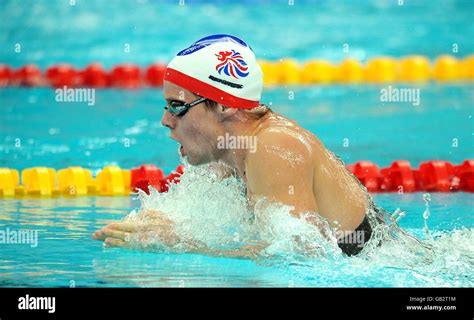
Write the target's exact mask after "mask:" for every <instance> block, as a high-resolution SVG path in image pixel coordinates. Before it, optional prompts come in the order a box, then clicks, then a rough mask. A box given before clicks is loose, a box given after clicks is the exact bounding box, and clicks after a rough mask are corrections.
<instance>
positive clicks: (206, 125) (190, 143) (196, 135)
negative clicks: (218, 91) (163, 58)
mask: <svg viewBox="0 0 474 320" xmlns="http://www.w3.org/2000/svg"><path fill="white" fill-rule="evenodd" d="M163 94H164V97H165V99H166V103H167V104H168V103H170V102H171V101H182V102H185V103H190V102H193V101H195V100H197V99H199V98H200V97H199V96H197V95H195V94H194V93H192V92H191V91H188V90H186V89H184V88H182V87H180V86H177V85H175V84H173V83H171V82H168V81H165V82H164V84H163ZM161 123H162V125H164V126H166V127H168V128H170V130H171V133H170V138H171V139H173V140H176V141H177V142H179V143H180V145H181V147H180V151H179V152H180V153H181V155H182V156H186V157H187V159H188V162H189V163H190V164H193V165H198V164H203V163H208V162H211V161H215V160H217V159H218V154H217V151H218V150H217V136H218V135H219V133H220V130H219V119H218V117H217V115H216V114H215V113H214V112H211V111H209V110H207V108H206V105H205V103H204V102H202V103H199V104H197V105H195V106H194V107H192V108H190V109H189V110H188V112H187V113H186V114H184V115H183V116H181V117H177V116H174V115H172V114H171V113H170V112H169V111H165V112H164V114H163V118H162V119H161Z"/></svg>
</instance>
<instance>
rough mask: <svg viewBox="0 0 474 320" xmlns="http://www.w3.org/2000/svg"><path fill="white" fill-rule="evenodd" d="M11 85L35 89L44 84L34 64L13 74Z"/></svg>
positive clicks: (39, 71)
mask: <svg viewBox="0 0 474 320" xmlns="http://www.w3.org/2000/svg"><path fill="white" fill-rule="evenodd" d="M11 84H12V85H16V86H26V87H37V86H42V85H44V84H45V80H44V79H43V77H42V75H41V70H40V68H38V67H37V66H36V65H34V64H27V65H25V66H23V67H21V68H19V69H17V70H15V71H14V72H13V76H12V79H11Z"/></svg>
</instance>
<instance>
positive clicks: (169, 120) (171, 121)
mask: <svg viewBox="0 0 474 320" xmlns="http://www.w3.org/2000/svg"><path fill="white" fill-rule="evenodd" d="M161 124H162V125H163V126H165V127H168V128H170V129H174V127H175V126H176V118H175V117H173V116H172V115H171V113H169V112H168V111H166V110H165V112H164V113H163V117H162V118H161Z"/></svg>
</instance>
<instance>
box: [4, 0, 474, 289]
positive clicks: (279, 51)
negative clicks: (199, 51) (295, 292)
mask: <svg viewBox="0 0 474 320" xmlns="http://www.w3.org/2000/svg"><path fill="white" fill-rule="evenodd" d="M186 3H187V5H185V6H178V5H176V4H174V2H173V4H170V3H166V2H164V1H123V2H122V6H117V5H116V4H114V5H113V6H111V5H109V4H108V3H107V2H100V1H97V2H87V3H86V2H82V1H76V5H75V6H69V5H68V4H67V1H43V2H41V1H39V2H38V1H34V2H32V3H31V5H30V6H28V5H25V6H22V7H17V6H16V4H15V2H13V1H5V2H2V5H1V6H2V10H0V19H1V20H2V24H1V26H0V30H1V32H0V43H1V44H2V48H10V47H11V48H13V46H14V44H15V43H21V44H22V48H23V49H22V52H21V54H18V53H15V52H14V50H1V51H0V61H1V62H2V63H7V64H9V65H12V66H15V67H17V66H20V65H23V64H26V63H36V64H37V65H39V66H40V67H41V68H45V67H47V66H49V65H50V64H53V63H57V62H67V63H72V64H74V65H75V66H77V67H83V66H85V65H87V64H88V63H90V62H92V61H100V62H102V63H103V64H104V66H106V67H111V66H113V65H115V64H117V63H121V62H124V61H132V62H135V63H137V64H140V65H143V66H146V65H147V64H149V63H151V62H154V61H156V60H158V61H162V62H166V61H168V60H169V59H170V58H171V57H172V56H173V54H175V53H176V52H178V51H179V50H180V49H182V48H183V47H184V46H187V45H189V44H190V43H192V42H193V41H194V40H196V39H198V38H200V37H202V36H204V35H207V34H211V33H230V34H235V35H238V36H240V37H241V38H243V39H245V40H246V41H247V42H248V43H249V44H250V45H251V46H252V48H253V49H254V51H255V52H256V54H257V56H260V57H261V58H265V59H279V58H282V57H293V58H295V59H297V60H300V61H305V60H307V59H310V58H314V57H319V58H324V59H328V60H331V61H334V62H339V61H340V60H342V59H343V58H345V57H346V56H353V57H356V58H358V59H360V60H362V61H365V60H366V59H368V58H371V57H374V56H379V55H393V56H395V57H400V56H403V55H406V54H413V53H417V54H423V55H426V56H428V57H429V58H434V57H436V56H438V55H440V54H444V53H451V54H452V52H451V51H450V50H451V46H452V44H453V43H457V44H458V46H459V52H458V53H457V54H458V55H459V56H460V57H463V56H465V55H468V54H472V53H473V52H474V44H473V42H472V40H471V39H472V36H473V35H474V25H473V24H472V21H473V18H474V16H473V15H474V13H473V12H474V7H473V6H474V4H473V2H472V1H440V2H437V3H436V4H434V3H431V2H429V1H418V2H416V3H412V2H409V1H405V5H404V6H397V5H396V1H394V2H390V1H381V2H364V4H358V5H357V6H354V5H353V2H351V1H340V2H339V1H338V2H337V3H335V2H329V1H328V2H326V1H322V2H312V1H298V2H297V4H296V5H295V6H292V7H291V8H290V9H289V8H288V6H287V5H286V3H283V4H282V3H275V4H268V3H267V2H264V4H261V5H250V4H249V2H246V1H244V2H242V3H241V4H233V3H232V4H230V3H228V2H226V1H222V2H219V4H218V5H212V4H210V3H201V2H200V1H186ZM394 3H395V4H394ZM129 12H134V14H129ZM191 12H192V13H193V14H191ZM426 12H429V14H426ZM111 14H114V19H110V15H111ZM223 15H229V16H232V17H238V18H239V19H241V20H242V21H244V22H245V23H242V22H239V23H235V22H234V21H233V20H232V19H216V18H215V17H216V16H223ZM452 17H456V19H452ZM184 18H186V22H187V23H186V24H184V25H180V28H174V27H173V26H174V25H175V24H176V23H175V22H176V21H178V20H179V21H181V20H182V19H184ZM180 19H181V20H180ZM262 21H263V22H265V23H262ZM289 21H291V23H289ZM355 26H357V27H355ZM183 30H184V31H185V32H182V31H183ZM302 30H303V31H302ZM127 43H128V44H130V45H131V48H132V50H131V52H128V53H125V52H124V50H123V46H124V44H127ZM344 43H349V44H350V48H351V49H350V52H349V53H344V52H343V51H342V45H343V44H344ZM397 86H400V87H407V88H408V87H411V86H412V85H408V84H397ZM414 87H415V88H417V89H420V97H421V100H420V105H417V106H415V105H413V104H412V103H407V102H405V103H403V102H390V103H387V102H381V101H380V100H381V99H380V90H381V89H382V88H386V86H385V85H380V86H376V85H358V86H319V87H279V88H268V89H266V90H265V91H264V95H263V98H262V101H263V102H265V103H267V104H269V105H271V107H272V108H273V109H274V111H277V112H280V113H283V114H284V115H286V116H288V117H290V118H292V119H295V120H296V121H297V122H298V123H300V124H301V125H302V126H303V127H305V128H307V129H309V130H310V131H311V132H313V133H314V134H316V135H317V136H318V137H319V138H320V139H321V140H322V141H323V142H324V144H325V145H326V146H327V147H328V148H329V149H330V150H332V151H334V152H335V153H336V154H338V155H339V156H340V157H341V158H342V159H343V160H344V161H345V162H346V163H354V162H356V161H359V160H370V161H372V162H374V163H376V164H378V165H380V166H388V165H390V163H391V162H392V161H394V160H398V159H405V160H409V161H410V162H411V164H412V165H413V166H415V167H416V166H418V164H419V163H420V162H422V161H426V160H431V159H442V160H448V161H451V162H452V163H455V164H457V163H460V162H462V161H463V160H465V159H472V158H473V157H474V148H473V146H474V144H473V142H474V140H473V139H474V136H473V129H474V121H473V118H472V113H473V98H474V87H473V86H472V84H468V83H454V84H444V85H441V84H436V83H427V84H424V85H415V86H414ZM290 91H291V92H292V94H291V96H294V99H289V96H290V95H289V92H290ZM163 104H164V101H163V98H162V91H161V90H159V89H143V90H137V91H120V90H112V89H107V90H97V91H96V103H95V105H94V106H88V105H87V104H86V103H57V102H56V101H55V92H54V90H52V89H50V88H1V89H0V105H1V108H2V112H0V154H1V157H0V167H9V168H15V169H17V170H22V169H24V168H28V167H33V166H48V167H52V168H56V169H59V168H64V167H67V166H72V165H80V166H83V167H85V168H88V169H91V170H92V171H93V172H94V173H96V172H97V171H98V170H99V169H100V168H102V167H104V166H105V165H109V164H117V165H120V166H121V167H123V168H132V167H136V166H139V165H141V164H143V163H153V164H155V165H157V166H159V167H161V168H163V169H164V171H166V172H169V171H171V170H172V169H174V168H175V167H176V166H177V165H178V164H179V161H180V159H179V157H178V154H177V150H176V149H177V146H176V144H175V143H174V142H173V141H171V140H170V139H169V138H168V137H167V135H168V132H167V130H165V128H163V127H162V126H161V124H160V119H161V115H162V106H163ZM177 192H178V191H177ZM195 197H196V198H198V195H195ZM190 198H191V200H189V202H181V203H178V202H175V205H176V206H181V207H186V206H188V208H189V210H190V211H192V210H194V209H197V208H199V210H200V212H201V213H202V214H204V213H205V210H204V209H205V208H203V207H199V204H198V203H197V202H192V198H193V197H192V196H191V197H190ZM374 199H375V202H376V203H377V205H379V206H381V207H383V208H385V209H386V210H387V211H389V212H394V211H395V210H396V209H397V208H401V209H402V210H404V211H405V212H406V216H405V217H404V218H403V219H401V220H400V221H399V224H400V226H401V227H402V228H405V229H406V230H407V231H408V232H409V233H410V234H412V235H415V236H416V237H418V238H420V239H422V240H423V241H424V242H425V243H428V244H430V245H431V246H432V247H433V255H432V256H431V257H430V258H429V259H425V258H426V257H418V256H417V255H416V254H411V253H409V252H410V251H409V250H407V247H406V246H404V245H403V244H401V243H397V242H395V243H392V244H389V245H386V246H382V247H381V248H379V249H377V250H375V251H374V252H373V253H372V254H371V255H369V256H363V257H354V258H342V257H340V256H335V257H326V256H322V257H319V258H311V259H310V258H308V259H285V258H283V259H282V258H281V257H280V258H278V259H268V260H266V259H260V260H257V261H252V260H242V259H227V258H211V257H207V256H203V255H198V254H176V253H170V252H166V253H165V252H162V253H144V252H137V251H127V250H123V249H110V248H103V246H102V244H101V243H100V242H98V241H94V240H92V239H91V234H92V233H93V232H94V231H95V230H97V229H98V228H101V227H102V226H104V225H106V224H108V223H110V222H113V221H116V220H117V219H121V218H123V217H125V216H126V215H127V214H128V213H129V212H130V211H131V210H133V209H138V208H139V207H140V201H139V200H137V199H134V198H133V197H83V198H75V199H71V198H54V199H33V198H31V199H26V198H25V199H3V200H0V231H5V230H7V228H9V229H11V230H21V229H28V230H37V231H38V243H37V246H34V247H32V246H31V245H29V244H0V286H8V287H16V286H35V287H45V286H46V287H69V286H78V287H83V286H93V287H97V286H108V287H113V286H120V287H122V286H185V287H190V286H285V287H286V286H324V287H327V286H329V287H332V286H336V287H341V286H364V287H365V286H369V287H386V286H388V287H399V286H420V287H425V286H464V287H472V286H474V277H473V276H472V274H473V265H474V232H473V230H474V229H473V227H474V219H473V218H474V210H473V208H474V196H473V195H472V194H470V193H463V192H459V193H447V194H441V193H433V194H431V199H432V201H431V203H430V216H429V219H428V221H427V225H428V228H429V234H427V233H426V231H425V229H424V224H425V220H424V219H423V212H424V210H425V202H424V201H423V194H422V193H411V194H375V195H374ZM205 200H206V201H207V205H208V206H209V208H212V207H213V206H214V207H215V206H217V204H218V203H216V202H215V201H218V200H219V199H211V198H207V199H205ZM176 201H177V200H176ZM213 201H214V202H213ZM171 204H173V203H171ZM231 205H232V204H230V203H229V204H224V205H223V207H224V208H225V207H227V208H230V207H231ZM209 216H210V219H211V218H215V220H214V221H218V218H219V212H210V213H209Z"/></svg>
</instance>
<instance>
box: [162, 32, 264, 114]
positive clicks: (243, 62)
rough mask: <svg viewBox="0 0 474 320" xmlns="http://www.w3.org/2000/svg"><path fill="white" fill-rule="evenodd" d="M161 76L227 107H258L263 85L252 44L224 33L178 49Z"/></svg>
mask: <svg viewBox="0 0 474 320" xmlns="http://www.w3.org/2000/svg"><path fill="white" fill-rule="evenodd" d="M164 79H165V80H166V81H169V82H172V83H174V84H176V85H178V86H180V87H183V88H185V89H187V90H189V91H191V92H193V93H195V94H197V95H199V96H202V97H205V98H208V99H210V100H213V101H215V102H218V103H221V104H222V105H224V106H226V107H230V108H243V109H251V108H255V107H258V106H259V102H260V97H261V94H262V88H263V75H262V70H261V69H260V66H259V65H258V64H257V61H256V59H255V54H254V52H253V51H252V48H250V47H249V46H248V45H247V44H246V43H245V42H243V41H242V40H240V39H239V38H237V37H234V36H230V35H227V34H216V35H211V36H208V37H205V38H202V39H200V40H198V41H197V42H195V43H193V44H192V45H191V46H190V47H188V48H186V49H184V50H182V51H180V52H179V53H178V54H177V55H176V57H174V58H173V60H171V62H170V63H169V64H168V66H167V69H166V72H165V78H164Z"/></svg>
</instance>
